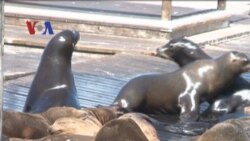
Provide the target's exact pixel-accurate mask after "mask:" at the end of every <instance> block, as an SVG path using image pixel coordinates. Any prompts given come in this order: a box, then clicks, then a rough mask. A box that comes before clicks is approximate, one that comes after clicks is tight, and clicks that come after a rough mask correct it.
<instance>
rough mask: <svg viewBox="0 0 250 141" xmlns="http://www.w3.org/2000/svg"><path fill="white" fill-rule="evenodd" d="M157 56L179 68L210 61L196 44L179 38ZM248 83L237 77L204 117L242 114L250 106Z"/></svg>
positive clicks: (249, 87) (160, 49) (164, 47)
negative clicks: (200, 61) (204, 60)
mask: <svg viewBox="0 0 250 141" xmlns="http://www.w3.org/2000/svg"><path fill="white" fill-rule="evenodd" d="M157 55H158V56H160V57H162V58H167V59H171V60H174V61H175V62H176V63H177V64H178V65H179V66H180V67H183V66H185V65H187V64H189V63H191V62H194V61H196V60H200V59H212V57H210V56H209V55H207V54H206V53H205V52H204V51H202V50H201V48H200V47H199V45H198V44H196V43H194V42H192V41H191V40H189V39H185V38H179V39H173V40H170V41H169V42H168V43H167V44H166V45H164V46H162V47H160V48H158V49H157ZM249 93H250V83H249V82H248V81H247V80H245V79H244V78H242V77H240V76H239V77H238V78H237V79H236V80H235V81H234V82H233V83H232V85H231V86H230V88H228V89H227V90H225V91H223V92H222V95H220V96H219V97H218V98H217V99H215V101H214V102H213V103H212V104H211V105H210V107H209V108H208V109H207V110H206V112H204V116H205V117H206V116H208V117H210V118H211V117H217V116H220V115H223V114H227V113H232V112H243V111H244V107H245V106H250V97H249V96H248V95H249Z"/></svg>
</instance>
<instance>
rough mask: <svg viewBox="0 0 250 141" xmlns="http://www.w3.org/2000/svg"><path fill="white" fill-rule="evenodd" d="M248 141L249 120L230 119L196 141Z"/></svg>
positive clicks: (249, 138) (249, 131)
mask: <svg viewBox="0 0 250 141" xmlns="http://www.w3.org/2000/svg"><path fill="white" fill-rule="evenodd" d="M249 140H250V118H249V117H248V118H242V119H231V120H227V121H225V122H222V123H218V124H216V125H215V126H213V127H212V128H210V129H209V130H208V131H206V132H205V133H204V134H202V135H201V136H200V137H199V138H198V139H197V141H249Z"/></svg>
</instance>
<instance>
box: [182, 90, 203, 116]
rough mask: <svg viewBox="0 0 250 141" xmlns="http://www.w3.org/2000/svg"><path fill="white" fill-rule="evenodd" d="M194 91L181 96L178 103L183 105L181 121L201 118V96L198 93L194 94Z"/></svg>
mask: <svg viewBox="0 0 250 141" xmlns="http://www.w3.org/2000/svg"><path fill="white" fill-rule="evenodd" d="M193 91H194V90H191V93H186V94H182V95H180V96H179V101H178V102H179V103H178V105H179V106H180V107H181V115H180V120H181V121H196V120H197V119H198V118H199V98H198V95H196V94H192V92H193ZM195 91H196V90H195Z"/></svg>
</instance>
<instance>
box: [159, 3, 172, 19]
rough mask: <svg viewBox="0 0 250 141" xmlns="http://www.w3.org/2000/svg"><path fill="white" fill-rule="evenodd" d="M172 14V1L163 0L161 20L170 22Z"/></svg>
mask: <svg viewBox="0 0 250 141" xmlns="http://www.w3.org/2000/svg"><path fill="white" fill-rule="evenodd" d="M171 14H172V0H162V9H161V19H162V20H166V21H169V20H171Z"/></svg>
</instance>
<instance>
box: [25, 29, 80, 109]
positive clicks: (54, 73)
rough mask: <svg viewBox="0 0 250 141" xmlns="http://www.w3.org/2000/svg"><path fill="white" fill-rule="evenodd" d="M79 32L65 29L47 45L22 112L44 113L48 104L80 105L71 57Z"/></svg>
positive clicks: (78, 106) (55, 105)
mask: <svg viewBox="0 0 250 141" xmlns="http://www.w3.org/2000/svg"><path fill="white" fill-rule="evenodd" d="M79 36H80V35H79V33H78V32H74V31H71V30H64V31H62V32H60V33H58V34H56V35H55V36H54V37H53V38H52V39H51V40H50V41H49V43H48V44H47V46H46V48H45V50H44V52H43V55H42V58H41V61H40V64H39V67H38V70H37V72H36V75H35V77H34V80H33V82H32V84H31V87H30V91H29V93H28V96H27V100H26V103H25V106H24V112H33V113H37V112H43V111H46V110H47V109H48V108H50V107H57V106H68V107H75V108H80V105H79V102H78V98H77V95H76V88H75V82H74V77H73V74H72V70H71V57H72V53H73V51H74V47H75V45H76V43H77V41H78V40H79Z"/></svg>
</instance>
